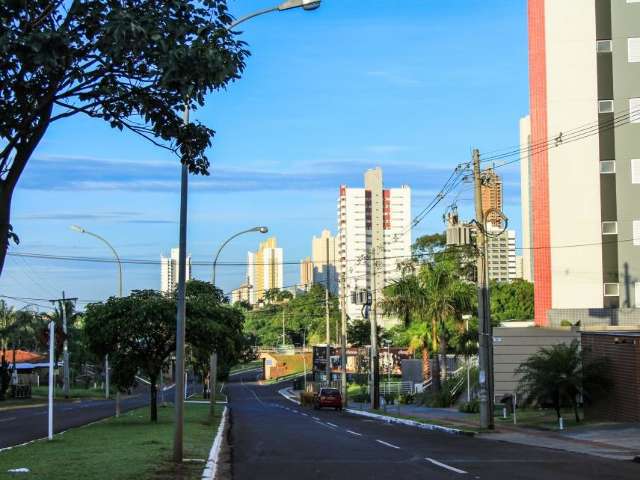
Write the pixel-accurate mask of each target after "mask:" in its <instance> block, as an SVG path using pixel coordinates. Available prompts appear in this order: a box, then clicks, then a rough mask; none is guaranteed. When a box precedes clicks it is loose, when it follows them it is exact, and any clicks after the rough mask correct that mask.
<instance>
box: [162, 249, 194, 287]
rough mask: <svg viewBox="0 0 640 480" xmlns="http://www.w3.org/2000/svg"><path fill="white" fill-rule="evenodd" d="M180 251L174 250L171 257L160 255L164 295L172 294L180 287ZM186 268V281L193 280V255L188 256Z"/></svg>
mask: <svg viewBox="0 0 640 480" xmlns="http://www.w3.org/2000/svg"><path fill="white" fill-rule="evenodd" d="M179 251H180V249H178V248H172V249H171V255H170V256H168V257H165V256H164V255H160V291H161V292H162V293H164V294H169V293H172V292H173V291H174V290H175V289H176V287H177V286H178V269H179V262H178V259H179ZM186 267H187V272H186V279H187V280H191V255H187V265H186Z"/></svg>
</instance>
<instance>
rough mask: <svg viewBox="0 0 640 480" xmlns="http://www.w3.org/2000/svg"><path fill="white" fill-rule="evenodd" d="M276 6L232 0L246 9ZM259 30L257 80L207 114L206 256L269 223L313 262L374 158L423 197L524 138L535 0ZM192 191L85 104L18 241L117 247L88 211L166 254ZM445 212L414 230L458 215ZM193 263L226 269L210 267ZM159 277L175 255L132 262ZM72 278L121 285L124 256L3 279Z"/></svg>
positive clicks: (250, 68)
mask: <svg viewBox="0 0 640 480" xmlns="http://www.w3.org/2000/svg"><path fill="white" fill-rule="evenodd" d="M270 5H271V2H270V1H269V0H237V1H231V2H230V8H231V10H232V12H233V13H234V14H235V15H236V16H240V15H243V14H245V13H249V12H251V11H253V10H255V9H258V8H262V7H265V6H270ZM242 39H243V40H245V41H246V42H247V43H248V45H249V49H250V50H251V57H250V58H249V59H248V62H247V69H246V72H245V74H244V76H243V78H242V79H241V80H240V81H238V82H236V83H235V84H232V85H231V86H230V87H229V88H228V89H227V90H226V91H222V92H217V93H215V94H213V95H211V96H210V97H209V98H208V101H207V104H206V106H205V107H204V108H202V109H200V110H198V111H197V112H195V113H194V117H195V118H197V119H199V120H201V121H203V122H205V123H206V124H208V125H209V126H211V127H212V128H214V129H215V130H216V132H217V134H216V138H215V140H214V145H213V148H212V149H211V150H210V152H209V158H210V160H211V162H212V165H213V166H212V170H211V176H209V177H198V178H196V177H191V190H190V192H191V193H190V198H189V231H188V243H189V252H190V253H192V255H193V259H194V260H196V261H210V260H211V256H212V255H213V253H214V252H215V250H216V248H217V246H218V245H219V244H220V243H221V242H222V241H223V240H224V239H225V238H226V237H228V236H229V235H231V234H233V233H235V232H236V231H239V230H242V229H245V228H248V227H252V226H255V225H263V224H264V225H267V226H269V228H270V230H271V232H272V233H273V234H274V235H276V236H277V238H278V241H279V243H280V245H281V246H282V247H283V248H284V253H285V260H286V261H294V262H295V261H298V260H299V259H300V258H303V257H305V256H307V255H309V253H310V248H311V246H310V243H311V237H312V236H313V235H314V234H315V235H318V234H319V233H320V232H321V231H322V229H323V228H330V229H331V230H332V231H334V232H335V229H336V199H337V192H338V187H339V185H340V184H342V183H346V184H348V185H351V186H361V184H362V175H363V173H364V171H365V170H366V169H367V168H372V167H375V166H381V167H382V168H383V170H384V176H385V184H386V186H388V187H394V186H399V185H401V184H408V185H410V186H411V187H412V189H413V210H414V213H417V212H418V211H419V210H420V209H421V208H422V207H423V206H424V205H426V204H427V203H428V202H429V201H430V199H431V198H432V197H433V195H434V194H435V193H436V192H437V191H438V190H439V188H440V186H441V185H442V184H443V183H444V181H445V180H446V179H447V178H448V176H449V174H450V172H451V170H452V169H453V168H454V167H455V165H457V164H458V163H460V162H464V161H468V160H469V157H470V150H471V148H473V147H478V148H480V149H481V151H490V150H496V149H500V148H506V147H509V146H513V145H516V144H517V143H518V120H519V118H520V117H521V116H523V115H525V114H526V113H527V111H528V76H527V36H526V2H525V1H524V0H517V1H514V0H484V1H480V0H457V1H447V2H436V1H432V0H403V1H389V0H359V1H358V0H323V5H322V7H321V8H320V9H319V10H316V11H314V12H302V11H290V12H282V13H278V14H271V15H268V16H264V17H261V18H256V19H254V20H252V21H251V22H248V23H246V24H245V25H244V27H243V33H242ZM501 170H502V173H503V175H504V182H505V211H506V213H507V215H508V216H509V218H510V222H511V226H513V227H515V228H516V230H518V231H519V225H520V201H519V194H520V192H519V167H518V165H517V164H515V165H513V166H509V167H506V168H504V169H501ZM471 194H472V192H471V191H470V190H468V187H467V186H465V187H463V189H462V191H461V192H460V194H459V195H458V204H459V206H460V209H461V211H462V213H463V214H465V213H467V212H468V214H469V215H470V213H471V210H470V206H471V204H470V201H471ZM447 203H448V202H446V201H445V202H443V205H444V204H447ZM178 207H179V165H178V162H177V161H176V159H175V158H173V157H171V156H170V155H169V154H168V153H167V152H164V151H162V150H159V149H158V148H156V147H153V146H152V145H150V144H149V143H147V142H145V141H144V140H142V139H140V138H137V137H135V136H133V135H131V134H126V133H121V132H119V131H116V130H112V129H111V128H109V127H108V126H107V125H105V124H103V123H101V122H100V121H97V120H90V119H87V118H83V117H75V118H72V119H68V120H66V121H64V122H62V123H59V124H57V125H55V126H53V127H52V128H51V129H50V130H49V132H48V134H47V136H46V137H45V139H44V141H43V142H42V144H41V145H40V146H39V148H38V150H37V151H36V153H35V155H34V158H33V159H32V161H31V162H30V164H29V165H28V167H27V169H26V171H25V173H24V175H23V177H22V179H21V181H20V184H19V187H18V189H17V192H16V194H15V197H14V201H13V222H12V223H13V225H14V229H15V230H16V231H17V233H18V234H19V235H20V238H21V240H22V242H21V244H20V246H19V247H13V246H12V247H11V251H13V252H37V253H47V254H57V255H88V256H100V257H107V256H108V255H109V252H108V251H106V250H105V247H104V246H103V245H101V244H100V243H98V242H97V241H95V240H93V239H91V238H90V237H87V236H85V235H80V234H78V233H75V232H72V231H71V230H70V229H69V225H70V224H74V223H75V224H80V225H82V226H84V227H85V228H87V229H88V230H92V231H95V232H96V233H99V234H101V235H103V236H105V237H106V238H108V239H109V240H110V241H111V242H112V243H113V244H114V246H115V247H116V249H117V250H118V251H119V253H120V255H121V256H122V257H125V258H144V259H152V260H157V259H159V256H160V254H161V253H163V252H164V253H166V252H168V251H169V249H170V248H171V247H173V246H175V245H177V241H178V224H177V219H178ZM442 213H443V209H436V210H435V211H434V212H433V213H432V214H431V215H430V216H429V217H427V218H426V219H425V221H424V222H422V223H421V224H420V225H419V226H418V227H417V228H416V229H415V231H414V232H413V235H414V238H415V236H418V235H421V234H424V233H431V232H433V231H437V230H441V229H442ZM469 215H467V216H469ZM518 233H519V232H518ZM259 237H260V236H259V234H256V235H247V236H244V237H242V238H239V239H237V240H236V241H234V242H233V243H232V244H230V245H229V246H228V247H227V248H226V249H225V252H224V254H223V258H222V260H223V261H245V260H246V252H247V250H249V249H254V248H256V246H257V243H258V241H259V240H262V238H259ZM194 274H195V276H196V277H199V278H203V279H204V278H209V277H210V272H209V269H208V268H205V267H196V268H194ZM244 275H245V272H244V268H243V267H240V266H233V267H232V266H226V267H224V266H222V267H220V268H219V270H218V283H219V285H220V286H221V288H223V289H224V290H225V291H229V290H230V289H232V288H234V287H236V286H237V285H238V284H239V283H240V281H241V280H242V278H243V277H244ZM297 281H298V267H297V266H296V265H291V266H286V267H285V284H293V283H296V282H297ZM159 285H160V268H159V266H154V265H142V266H132V265H126V266H125V289H126V290H127V291H129V290H131V289H140V288H159ZM63 289H64V290H65V291H66V292H67V295H72V296H76V297H79V298H81V299H83V300H97V299H102V298H105V297H107V296H109V295H112V294H114V293H115V289H116V269H115V266H113V265H109V264H97V265H96V264H89V263H74V262H59V261H58V262H54V261H43V260H37V259H26V260H25V259H20V258H17V257H9V258H8V260H7V266H6V268H5V272H3V274H2V278H0V294H3V295H11V296H20V297H34V298H49V297H53V296H55V295H59V292H60V291H61V290H63ZM40 303H42V302H40ZM18 305H20V304H18Z"/></svg>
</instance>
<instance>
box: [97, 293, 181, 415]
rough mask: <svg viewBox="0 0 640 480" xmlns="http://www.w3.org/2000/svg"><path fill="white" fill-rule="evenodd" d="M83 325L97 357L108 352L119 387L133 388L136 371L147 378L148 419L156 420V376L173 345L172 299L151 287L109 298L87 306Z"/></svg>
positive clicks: (174, 310)
mask: <svg viewBox="0 0 640 480" xmlns="http://www.w3.org/2000/svg"><path fill="white" fill-rule="evenodd" d="M85 328H86V329H87V330H88V331H90V332H91V336H90V337H89V346H90V348H91V350H92V351H93V352H94V353H95V354H96V355H99V356H100V357H103V356H104V355H107V354H109V358H110V360H111V362H112V365H113V370H114V374H113V377H112V380H113V383H114V384H115V385H116V387H117V388H118V389H120V390H121V391H124V390H126V389H127V388H130V387H132V386H133V385H134V383H135V375H136V373H137V371H138V370H141V371H142V372H143V373H144V374H145V375H146V376H147V377H148V378H149V382H150V386H149V389H150V391H149V396H150V404H151V421H152V422H157V421H158V404H157V387H158V379H159V377H160V373H161V369H162V365H163V364H164V363H165V361H166V360H167V359H168V358H169V356H170V354H171V352H173V351H175V348H176V340H175V333H176V332H175V329H176V304H175V301H174V300H173V299H172V298H171V297H167V296H165V295H162V294H160V293H157V292H155V291H153V290H142V291H134V292H133V293H132V294H131V295H129V296H128V297H118V298H116V297H111V298H110V299H109V300H107V301H106V302H105V303H96V304H90V305H88V306H87V310H86V314H85Z"/></svg>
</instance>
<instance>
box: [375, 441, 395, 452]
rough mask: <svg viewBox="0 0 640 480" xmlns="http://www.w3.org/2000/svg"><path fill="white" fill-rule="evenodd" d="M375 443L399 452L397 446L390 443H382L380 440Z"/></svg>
mask: <svg viewBox="0 0 640 480" xmlns="http://www.w3.org/2000/svg"><path fill="white" fill-rule="evenodd" d="M376 442H378V443H381V444H382V445H386V446H387V447H391V448H395V449H396V450H400V447H398V446H397V445H393V444H392V443H387V442H383V441H382V440H376Z"/></svg>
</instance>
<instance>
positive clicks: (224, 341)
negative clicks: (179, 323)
mask: <svg viewBox="0 0 640 480" xmlns="http://www.w3.org/2000/svg"><path fill="white" fill-rule="evenodd" d="M186 300H187V323H186V326H185V330H186V343H187V344H188V345H189V349H190V352H191V358H192V365H193V367H194V370H195V371H196V373H198V374H200V375H201V376H202V378H204V377H205V376H206V375H207V374H208V373H209V357H210V355H211V354H212V353H213V352H217V354H218V375H219V376H220V377H222V378H224V377H226V375H227V374H228V371H229V369H230V368H231V366H233V365H234V364H235V363H236V361H237V360H238V359H239V358H240V357H241V356H242V353H243V352H242V350H243V347H244V337H243V334H242V325H243V322H244V315H243V314H242V312H241V311H240V310H238V309H236V308H233V307H231V306H229V305H227V304H225V303H223V301H226V299H225V298H224V296H223V295H222V292H221V290H220V289H218V288H216V287H214V286H213V284H211V283H208V282H203V281H200V280H190V281H188V282H187V284H186Z"/></svg>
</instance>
